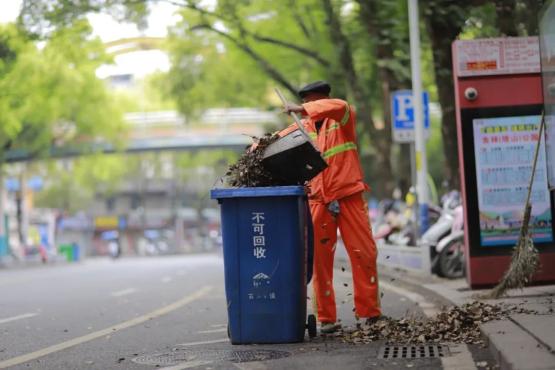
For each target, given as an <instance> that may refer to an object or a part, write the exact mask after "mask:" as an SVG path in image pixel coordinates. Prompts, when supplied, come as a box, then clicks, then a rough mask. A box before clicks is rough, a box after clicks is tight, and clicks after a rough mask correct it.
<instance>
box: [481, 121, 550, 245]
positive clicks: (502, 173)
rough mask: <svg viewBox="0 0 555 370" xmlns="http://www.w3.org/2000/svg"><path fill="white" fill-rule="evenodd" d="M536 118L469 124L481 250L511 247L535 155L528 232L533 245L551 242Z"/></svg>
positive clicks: (518, 228)
mask: <svg viewBox="0 0 555 370" xmlns="http://www.w3.org/2000/svg"><path fill="white" fill-rule="evenodd" d="M540 120H541V116H518V117H500V118H483V119H482V118H480V119H474V120H473V130H474V154H475V158H476V184H477V191H478V208H479V218H480V241H481V245H482V246H500V245H508V244H515V243H516V242H517V241H518V237H519V232H520V228H521V226H522V217H523V205H524V204H525V202H526V196H527V194H528V186H529V182H530V176H531V174H532V163H533V161H534V154H535V150H536V145H537V142H538V140H541V141H540V151H539V155H538V163H537V167H536V174H535V178H534V185H533V187H532V194H531V204H532V214H531V219H530V231H531V233H532V236H533V239H534V241H535V242H551V241H553V228H552V215H551V198H550V194H549V189H548V183H547V167H546V155H545V140H544V137H543V135H542V137H541V138H540V136H539V134H538V133H539V132H538V129H539V124H540Z"/></svg>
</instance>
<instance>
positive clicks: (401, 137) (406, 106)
mask: <svg viewBox="0 0 555 370" xmlns="http://www.w3.org/2000/svg"><path fill="white" fill-rule="evenodd" d="M428 102H429V96H428V92H426V91H424V92H423V93H422V105H423V109H422V111H423V116H424V129H425V135H426V138H428V137H429V136H430V131H429V129H430V110H429V107H428ZM391 129H392V130H393V141H395V142H397V143H412V142H414V106H413V102H412V91H411V90H397V91H394V92H393V93H392V94H391Z"/></svg>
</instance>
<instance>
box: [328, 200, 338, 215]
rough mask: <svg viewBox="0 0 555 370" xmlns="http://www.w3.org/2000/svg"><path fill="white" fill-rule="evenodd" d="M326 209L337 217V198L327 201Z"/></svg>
mask: <svg viewBox="0 0 555 370" xmlns="http://www.w3.org/2000/svg"><path fill="white" fill-rule="evenodd" d="M328 211H330V213H331V214H332V215H333V216H334V217H337V216H338V215H339V211H340V209H339V202H338V201H337V200H334V201H332V202H329V203H328Z"/></svg>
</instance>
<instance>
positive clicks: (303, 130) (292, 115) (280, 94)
mask: <svg viewBox="0 0 555 370" xmlns="http://www.w3.org/2000/svg"><path fill="white" fill-rule="evenodd" d="M275 91H276V94H278V96H279V98H280V99H281V103H282V104H283V106H284V107H285V105H287V100H285V97H284V96H283V94H282V93H281V91H279V89H278V88H277V87H276V88H275ZM289 114H291V117H293V119H294V120H295V123H296V124H297V126H299V130H301V132H302V133H303V134H305V136H306V137H309V136H308V132H306V130H305V128H304V125H303V124H302V123H301V120H300V119H299V117H298V116H297V115H296V114H295V112H290V113H289Z"/></svg>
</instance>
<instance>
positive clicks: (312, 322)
mask: <svg viewBox="0 0 555 370" xmlns="http://www.w3.org/2000/svg"><path fill="white" fill-rule="evenodd" d="M306 328H307V329H308V336H309V337H310V338H314V337H315V336H316V316H314V315H308V323H307V324H306Z"/></svg>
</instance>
